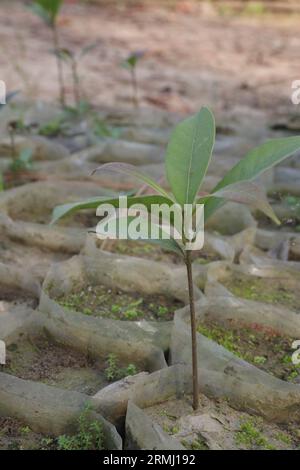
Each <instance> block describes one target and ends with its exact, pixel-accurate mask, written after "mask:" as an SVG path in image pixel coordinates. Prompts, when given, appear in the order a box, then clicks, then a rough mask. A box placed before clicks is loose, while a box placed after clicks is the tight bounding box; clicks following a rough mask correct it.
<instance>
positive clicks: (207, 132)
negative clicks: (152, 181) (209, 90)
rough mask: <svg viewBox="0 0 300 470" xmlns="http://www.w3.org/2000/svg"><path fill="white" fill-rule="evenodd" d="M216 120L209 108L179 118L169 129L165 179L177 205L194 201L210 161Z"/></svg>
mask: <svg viewBox="0 0 300 470" xmlns="http://www.w3.org/2000/svg"><path fill="white" fill-rule="evenodd" d="M214 141H215V121H214V117H213V115H212V113H211V111H210V110H209V109H208V108H201V110H200V112H199V113H198V114H196V115H195V116H192V117H190V118H188V119H185V120H184V121H182V122H181V123H180V124H179V125H178V126H177V127H176V128H175V130H174V131H173V132H172V134H171V138H170V142H169V144H168V148H167V155H166V172H167V179H168V181H169V184H170V186H171V189H172V192H173V194H174V196H175V198H176V200H177V202H178V203H179V204H180V205H184V204H193V203H194V201H195V197H196V195H197V193H198V191H199V188H200V185H201V183H202V180H203V178H204V176H205V173H206V170H207V168H208V165H209V161H210V158H211V154H212V150H213V146H214Z"/></svg>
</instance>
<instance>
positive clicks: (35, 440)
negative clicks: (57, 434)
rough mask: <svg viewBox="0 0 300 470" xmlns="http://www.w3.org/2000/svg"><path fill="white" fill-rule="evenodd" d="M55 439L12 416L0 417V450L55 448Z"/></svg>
mask: <svg viewBox="0 0 300 470" xmlns="http://www.w3.org/2000/svg"><path fill="white" fill-rule="evenodd" d="M55 448H56V446H55V440H54V439H53V438H51V437H49V436H43V435H42V434H38V433H35V432H33V431H32V430H31V429H30V428H29V427H28V426H26V425H24V423H22V422H20V421H18V420H17V419H13V418H1V417H0V450H55Z"/></svg>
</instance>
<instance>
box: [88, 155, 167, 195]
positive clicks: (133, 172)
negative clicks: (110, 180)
mask: <svg viewBox="0 0 300 470" xmlns="http://www.w3.org/2000/svg"><path fill="white" fill-rule="evenodd" d="M103 170H107V171H113V172H118V173H123V174H125V175H128V176H133V177H134V178H137V179H139V180H141V181H143V182H144V183H145V184H146V185H147V186H150V188H152V189H154V190H155V191H156V192H158V193H159V194H161V195H162V196H163V197H165V198H167V199H170V200H171V199H172V196H171V195H170V194H169V193H168V192H167V191H165V190H164V188H162V187H161V186H160V185H159V184H158V183H156V181H154V180H153V179H152V178H150V177H149V176H148V175H145V174H144V173H141V172H140V171H138V170H137V169H136V167H135V166H134V165H130V164H129V163H119V162H111V163H104V165H101V166H99V167H98V168H96V169H95V170H94V171H93V172H92V174H94V173H96V172H97V171H103ZM173 202H174V201H173Z"/></svg>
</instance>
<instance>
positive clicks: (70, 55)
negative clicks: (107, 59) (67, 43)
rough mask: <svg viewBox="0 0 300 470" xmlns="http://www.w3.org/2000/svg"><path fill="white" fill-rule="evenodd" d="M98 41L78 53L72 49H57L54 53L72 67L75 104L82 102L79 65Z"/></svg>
mask: <svg viewBox="0 0 300 470" xmlns="http://www.w3.org/2000/svg"><path fill="white" fill-rule="evenodd" d="M97 44H98V43H96V42H93V43H91V44H88V45H87V46H85V47H83V48H82V49H80V51H79V52H78V53H75V52H73V51H71V50H70V49H66V48H63V49H55V50H54V54H55V55H56V56H57V57H58V59H59V60H61V61H64V62H67V63H68V64H69V65H70V67H71V73H72V81H73V96H74V103H75V106H76V107H78V106H79V105H80V102H81V83H80V77H79V73H78V66H79V64H80V61H81V59H82V58H83V57H84V56H85V55H87V54H88V53H89V52H90V51H92V50H93V49H95V47H96V46H97Z"/></svg>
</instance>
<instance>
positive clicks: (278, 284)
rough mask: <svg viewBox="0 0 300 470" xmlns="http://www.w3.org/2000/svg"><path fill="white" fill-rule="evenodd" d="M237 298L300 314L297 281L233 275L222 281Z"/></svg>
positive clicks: (299, 296) (299, 294) (299, 292)
mask: <svg viewBox="0 0 300 470" xmlns="http://www.w3.org/2000/svg"><path fill="white" fill-rule="evenodd" d="M222 284H223V285H224V286H225V287H227V289H229V290H230V291H231V292H232V293H233V294H234V295H236V296H237V297H242V298H244V299H248V300H256V301H259V302H265V303H268V304H274V305H283V306H285V307H287V308H289V309H291V310H294V311H296V312H299V313H300V291H299V289H298V287H297V281H296V280H295V281H293V280H291V281H290V282H289V281H288V280H287V279H281V278H280V277H276V279H275V278H266V277H264V278H258V277H254V276H250V275H246V274H240V273H233V274H232V277H231V278H230V279H225V280H222Z"/></svg>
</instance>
